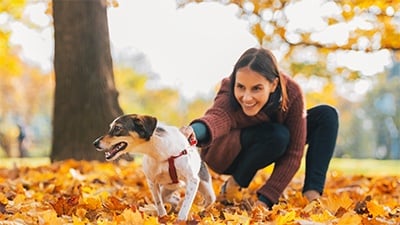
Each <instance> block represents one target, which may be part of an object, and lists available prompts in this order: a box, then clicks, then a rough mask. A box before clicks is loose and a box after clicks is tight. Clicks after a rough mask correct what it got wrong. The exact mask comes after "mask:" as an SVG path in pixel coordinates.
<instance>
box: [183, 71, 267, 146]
mask: <svg viewBox="0 0 400 225" xmlns="http://www.w3.org/2000/svg"><path fill="white" fill-rule="evenodd" d="M230 97H231V96H230V79H229V78H224V79H223V80H222V82H221V87H220V89H219V91H218V93H217V95H216V97H215V99H214V103H213V105H212V106H211V107H210V108H209V109H208V110H207V111H206V112H205V114H204V115H203V116H202V117H200V118H198V119H195V120H193V121H192V122H191V124H194V123H198V122H201V123H203V124H204V125H205V126H206V127H207V131H208V139H207V141H205V142H202V143H199V146H200V147H206V146H209V145H210V144H211V143H212V142H213V141H214V140H216V139H218V138H219V137H222V136H224V135H226V134H228V133H229V132H230V131H231V130H232V129H235V128H243V127H248V126H251V125H255V124H258V123H260V122H265V121H267V120H268V116H267V115H266V114H264V113H259V114H257V115H256V116H247V115H245V114H244V112H243V111H242V110H234V109H233V107H232V105H231V103H230Z"/></svg>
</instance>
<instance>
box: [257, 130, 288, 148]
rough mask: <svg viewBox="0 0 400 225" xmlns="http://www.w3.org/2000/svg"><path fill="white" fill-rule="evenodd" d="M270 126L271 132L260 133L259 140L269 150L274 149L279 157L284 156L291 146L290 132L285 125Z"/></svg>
mask: <svg viewBox="0 0 400 225" xmlns="http://www.w3.org/2000/svg"><path fill="white" fill-rule="evenodd" d="M268 126H269V127H268V130H269V131H270V132H260V134H259V135H260V136H259V140H261V142H263V143H264V144H265V146H266V147H267V148H272V149H274V151H275V152H276V153H277V154H278V155H282V154H283V153H284V152H285V151H286V149H287V146H288V145H289V139H290V133H289V130H288V129H287V127H285V126H284V125H282V124H277V123H272V124H269V125H268Z"/></svg>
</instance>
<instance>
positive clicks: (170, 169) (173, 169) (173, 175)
mask: <svg viewBox="0 0 400 225" xmlns="http://www.w3.org/2000/svg"><path fill="white" fill-rule="evenodd" d="M186 154H187V150H186V149H184V150H182V151H181V153H179V155H175V156H171V157H169V158H168V172H169V176H170V177H171V180H172V183H173V184H177V183H179V180H178V174H177V173H176V167H175V159H176V158H179V157H181V156H183V155H186Z"/></svg>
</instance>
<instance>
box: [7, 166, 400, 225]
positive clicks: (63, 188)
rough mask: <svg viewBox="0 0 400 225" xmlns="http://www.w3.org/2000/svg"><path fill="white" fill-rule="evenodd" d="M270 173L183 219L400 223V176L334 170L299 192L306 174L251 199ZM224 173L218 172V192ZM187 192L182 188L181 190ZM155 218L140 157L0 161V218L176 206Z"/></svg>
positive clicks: (112, 217)
mask: <svg viewBox="0 0 400 225" xmlns="http://www.w3.org/2000/svg"><path fill="white" fill-rule="evenodd" d="M268 176H269V171H262V172H260V173H258V174H257V177H256V179H255V181H254V182H253V183H252V184H251V186H250V187H249V188H247V189H246V190H243V191H242V192H240V193H237V197H238V198H241V199H242V200H240V201H237V202H234V203H232V204H223V203H221V202H216V203H215V204H213V205H212V206H211V207H210V208H208V209H204V208H202V207H201V205H200V202H201V197H200V196H197V198H196V199H195V204H194V205H193V206H192V209H191V213H190V219H189V220H188V221H187V222H186V223H183V224H190V225H195V224H213V225H218V224H243V225H245V224H248V225H250V224H278V225H280V224H282V225H283V224H296V225H306V224H307V225H309V224H310V225H311V224H352V225H353V224H372V225H377V224H400V176H396V175H390V176H357V175H344V174H341V173H339V172H335V171H331V172H330V173H329V177H328V179H327V184H326V190H325V193H324V196H323V198H321V199H320V201H313V202H307V200H306V199H304V198H303V197H302V196H301V187H302V183H303V176H302V174H300V173H299V174H298V175H297V176H296V177H295V179H294V180H293V182H292V183H291V184H290V186H289V187H288V188H287V189H286V191H285V193H284V195H283V196H282V198H281V201H280V203H279V204H277V205H275V206H274V207H273V209H272V210H269V211H267V210H264V209H262V208H257V207H252V203H253V201H254V196H255V194H254V193H255V191H256V190H257V188H258V187H259V186H260V185H261V184H262V183H263V181H264V180H265V179H267V178H268ZM223 178H224V177H221V176H218V175H216V174H213V185H214V188H215V191H216V193H218V191H219V187H220V186H221V184H222V182H223ZM181 194H182V195H183V191H181ZM166 208H167V210H168V211H169V214H168V216H167V217H164V218H158V217H157V216H156V215H155V214H154V213H155V212H154V208H153V205H152V201H151V195H150V192H149V190H148V187H147V184H146V182H145V179H144V174H143V173H142V170H141V166H140V164H139V163H135V162H133V163H132V162H131V163H128V162H125V161H120V162H119V163H118V164H116V163H100V162H87V161H74V160H68V161H64V162H57V163H53V164H49V165H44V166H38V167H15V168H11V169H10V168H0V224H43V225H44V224H49V225H58V224H74V225H75V224H76V225H78V224H174V223H175V219H176V212H175V211H174V209H172V208H171V207H170V206H169V205H166Z"/></svg>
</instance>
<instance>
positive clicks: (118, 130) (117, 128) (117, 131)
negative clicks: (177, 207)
mask: <svg viewBox="0 0 400 225" xmlns="http://www.w3.org/2000/svg"><path fill="white" fill-rule="evenodd" d="M121 132H122V127H120V126H115V127H114V128H113V129H112V130H111V134H112V135H115V136H119V135H121Z"/></svg>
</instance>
